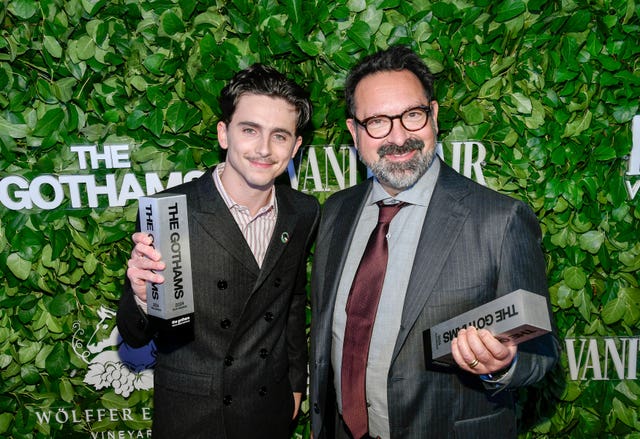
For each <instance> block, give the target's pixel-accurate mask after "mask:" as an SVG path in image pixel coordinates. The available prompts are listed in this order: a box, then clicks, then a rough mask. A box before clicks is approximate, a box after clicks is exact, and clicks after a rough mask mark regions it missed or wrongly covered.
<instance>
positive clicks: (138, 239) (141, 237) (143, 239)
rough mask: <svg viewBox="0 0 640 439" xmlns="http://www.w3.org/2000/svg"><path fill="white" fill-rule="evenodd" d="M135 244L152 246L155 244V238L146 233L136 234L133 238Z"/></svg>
mask: <svg viewBox="0 0 640 439" xmlns="http://www.w3.org/2000/svg"><path fill="white" fill-rule="evenodd" d="M131 239H132V240H133V243H134V244H138V243H142V244H145V245H151V244H152V243H153V238H152V237H151V235H149V234H148V233H145V232H136V233H134V234H133V235H132V236H131Z"/></svg>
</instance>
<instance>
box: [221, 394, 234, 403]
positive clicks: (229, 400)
mask: <svg viewBox="0 0 640 439" xmlns="http://www.w3.org/2000/svg"><path fill="white" fill-rule="evenodd" d="M232 402H233V398H232V397H231V395H225V396H224V398H222V403H223V404H224V405H231V403H232Z"/></svg>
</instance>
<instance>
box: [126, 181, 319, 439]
mask: <svg viewBox="0 0 640 439" xmlns="http://www.w3.org/2000/svg"><path fill="white" fill-rule="evenodd" d="M211 172H212V170H209V171H208V172H207V173H205V174H204V175H203V176H202V177H201V178H199V179H197V180H195V181H192V182H190V183H186V184H184V185H181V186H179V187H175V188H171V189H170V192H177V193H185V194H187V205H188V210H189V237H190V248H191V263H192V273H193V288H194V306H195V319H194V320H195V331H194V333H195V337H194V340H193V341H191V342H188V343H180V342H179V341H178V342H176V341H175V340H169V339H168V338H166V337H162V336H159V337H157V339H156V344H157V346H158V349H159V351H160V352H159V354H158V359H157V366H156V369H155V374H154V416H153V437H154V438H156V439H157V438H172V439H175V438H189V439H192V438H216V439H225V438H229V439H231V438H238V439H247V438H264V437H271V438H288V437H289V431H288V429H289V425H290V421H291V416H292V414H293V398H292V392H293V391H299V392H304V391H305V390H306V384H307V379H306V378H307V342H306V335H305V322H306V317H305V304H306V291H305V285H306V279H307V271H306V261H307V258H306V255H307V254H308V250H309V247H310V245H311V243H312V242H313V238H314V235H315V230H316V227H317V222H318V220H319V204H318V202H317V200H316V199H315V198H313V197H311V196H308V195H304V194H301V193H300V192H297V191H294V190H292V189H291V188H290V187H287V186H278V188H277V190H276V197H277V203H278V219H277V224H276V226H275V230H274V233H273V238H272V239H271V243H270V245H269V249H268V251H267V254H266V257H265V260H264V262H263V265H262V269H260V268H259V267H258V265H257V263H256V261H255V258H254V257H253V254H252V253H251V250H250V249H249V246H248V245H247V243H246V241H245V240H244V237H243V236H242V233H241V231H240V229H239V228H238V226H237V225H236V223H235V221H234V219H233V217H232V216H231V213H230V212H229V210H228V208H227V207H226V205H225V204H224V201H223V200H222V198H221V197H220V195H219V193H218V192H217V190H216V188H215V185H214V183H213V178H212V175H211ZM284 232H287V233H288V234H289V239H288V241H286V242H284V241H285V240H283V239H281V236H282V234H283V233H284ZM118 328H119V330H120V333H121V334H122V337H123V339H124V340H125V341H126V342H127V343H128V344H130V345H132V346H139V345H142V344H145V343H147V342H149V340H151V338H152V337H155V336H156V333H155V328H154V327H153V324H150V323H149V321H148V320H147V318H146V316H145V315H144V314H142V313H141V311H140V310H139V309H138V307H137V306H136V304H135V301H134V299H133V293H132V291H131V289H130V287H129V285H127V287H126V288H125V291H124V293H123V295H122V299H121V302H120V308H119V311H118ZM265 435H266V436H265Z"/></svg>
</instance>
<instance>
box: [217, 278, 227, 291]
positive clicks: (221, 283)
mask: <svg viewBox="0 0 640 439" xmlns="http://www.w3.org/2000/svg"><path fill="white" fill-rule="evenodd" d="M228 286H229V284H227V281H226V280H224V279H220V280H219V281H218V289H219V290H226V289H227V287H228Z"/></svg>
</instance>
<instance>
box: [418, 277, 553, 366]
mask: <svg viewBox="0 0 640 439" xmlns="http://www.w3.org/2000/svg"><path fill="white" fill-rule="evenodd" d="M470 326H474V327H475V328H476V329H483V328H484V329H488V330H489V331H491V333H492V334H493V335H494V336H495V337H496V338H497V339H498V340H500V341H501V342H502V343H504V344H518V343H522V342H523V341H526V340H529V339H532V338H534V337H538V336H540V335H542V334H546V333H547V332H550V331H551V318H550V316H549V308H548V306H547V299H546V297H544V296H541V295H539V294H535V293H531V292H529V291H525V290H516V291H513V292H511V293H509V294H506V295H504V296H501V297H499V298H497V299H495V300H492V301H491V302H487V303H485V304H483V305H480V306H479V307H477V308H474V309H472V310H470V311H467V312H465V313H462V314H460V315H458V316H456V317H454V318H452V319H449V320H447V321H444V322H442V323H439V324H437V325H435V326H432V327H431V328H430V329H427V330H426V331H424V332H423V340H424V346H425V350H424V355H425V362H426V364H427V367H430V366H436V367H437V366H443V367H447V366H451V365H452V364H455V362H454V360H453V356H452V355H451V341H452V340H453V339H454V338H455V337H456V336H457V335H458V331H459V330H460V329H462V328H467V327H470Z"/></svg>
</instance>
